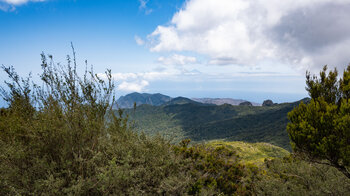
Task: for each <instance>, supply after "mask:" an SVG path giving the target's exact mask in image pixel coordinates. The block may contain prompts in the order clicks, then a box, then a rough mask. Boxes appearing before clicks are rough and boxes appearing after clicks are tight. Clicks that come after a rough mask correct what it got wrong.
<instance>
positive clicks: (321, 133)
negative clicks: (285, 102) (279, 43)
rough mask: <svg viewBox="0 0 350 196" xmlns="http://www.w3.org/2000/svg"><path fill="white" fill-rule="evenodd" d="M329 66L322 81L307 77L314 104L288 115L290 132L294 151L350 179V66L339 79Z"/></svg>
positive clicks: (308, 75) (321, 78)
mask: <svg viewBox="0 0 350 196" xmlns="http://www.w3.org/2000/svg"><path fill="white" fill-rule="evenodd" d="M326 72H327V66H325V67H324V68H323V70H322V71H321V72H320V76H319V77H320V78H318V77H317V76H315V75H314V76H312V77H311V76H310V73H309V72H307V74H306V84H307V88H306V90H307V91H308V92H309V95H310V97H311V102H310V103H309V104H308V105H305V104H304V103H301V104H300V105H299V106H298V107H296V108H295V109H294V110H293V111H292V112H290V113H289V114H288V117H289V119H290V121H291V122H290V123H289V124H288V126H287V130H288V133H289V136H290V139H291V142H292V146H293V149H294V151H295V152H298V153H300V154H302V155H303V156H305V157H306V158H308V159H309V160H311V161H314V162H319V163H323V164H329V165H331V166H333V167H335V168H337V169H338V170H339V171H341V172H343V174H344V175H346V176H347V177H348V178H350V171H349V166H350V103H349V101H350V100H349V98H350V96H349V95H350V65H349V66H348V67H347V69H346V70H345V71H344V73H343V78H340V79H338V72H337V70H336V69H335V70H334V71H330V72H329V73H328V74H327V73H326Z"/></svg>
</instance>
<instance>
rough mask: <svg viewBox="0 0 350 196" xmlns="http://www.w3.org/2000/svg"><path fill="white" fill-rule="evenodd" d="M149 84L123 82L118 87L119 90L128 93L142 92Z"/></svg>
mask: <svg viewBox="0 0 350 196" xmlns="http://www.w3.org/2000/svg"><path fill="white" fill-rule="evenodd" d="M148 85H149V82H148V81H146V80H141V81H134V82H126V81H124V82H122V83H121V84H120V85H118V90H121V91H127V92H142V91H143V90H144V88H145V87H146V86H148Z"/></svg>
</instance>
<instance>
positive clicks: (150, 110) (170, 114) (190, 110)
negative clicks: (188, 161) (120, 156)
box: [126, 99, 307, 150]
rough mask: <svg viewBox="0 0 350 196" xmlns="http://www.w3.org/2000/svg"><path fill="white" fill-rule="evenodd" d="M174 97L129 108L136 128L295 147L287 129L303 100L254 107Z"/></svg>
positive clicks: (200, 139)
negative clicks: (294, 110) (156, 104)
mask: <svg viewBox="0 0 350 196" xmlns="http://www.w3.org/2000/svg"><path fill="white" fill-rule="evenodd" d="M174 100H175V99H174ZM174 100H172V101H173V102H171V103H167V104H165V105H162V106H151V105H141V106H138V107H137V108H136V110H131V109H130V110H126V113H128V114H129V115H130V119H131V120H133V121H134V122H135V130H136V131H138V132H145V133H146V134H148V135H157V134H160V135H163V136H165V137H166V138H170V139H172V140H173V142H174V143H177V142H179V141H181V140H182V139H185V138H190V139H191V140H192V141H194V142H203V141H210V140H217V139H225V140H227V141H245V142H265V143H270V144H273V145H277V146H280V147H282V148H285V149H288V150H291V147H290V144H289V137H288V134H287V132H286V125H287V123H288V119H287V113H288V112H290V111H291V110H292V109H293V108H294V107H296V106H297V105H298V104H299V103H300V102H295V103H284V104H276V105H273V106H269V107H267V106H266V107H254V106H232V105H228V104H224V105H220V106H216V105H205V104H201V103H192V102H193V101H191V100H190V101H191V102H189V103H186V102H184V101H185V100H186V99H179V100H178V101H177V102H174ZM175 101H176V100H175ZM304 101H307V99H305V100H304ZM179 103H180V104H179Z"/></svg>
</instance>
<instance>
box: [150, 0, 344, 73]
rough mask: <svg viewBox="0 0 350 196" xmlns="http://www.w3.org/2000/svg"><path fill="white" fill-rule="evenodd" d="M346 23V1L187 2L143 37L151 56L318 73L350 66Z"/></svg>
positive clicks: (208, 0) (236, 0) (202, 0)
mask: <svg viewBox="0 0 350 196" xmlns="http://www.w3.org/2000/svg"><path fill="white" fill-rule="evenodd" d="M348 21H350V0H283V1H281V0H189V1H187V2H186V3H185V5H184V6H183V8H182V9H180V10H179V11H178V12H177V13H175V14H174V16H173V17H172V20H171V21H170V23H169V25H160V26H158V27H157V28H156V29H155V30H154V31H153V32H152V33H151V34H150V35H149V36H148V38H149V42H150V44H151V48H150V50H151V51H153V52H182V51H191V52H196V53H199V54H203V55H206V56H208V57H209V58H210V60H209V61H208V63H209V64H214V65H230V64H238V65H244V66H250V65H257V64H259V62H262V61H267V60H268V61H273V62H277V64H287V65H290V66H292V67H294V68H297V69H313V68H315V69H319V67H320V66H323V65H324V64H329V65H331V66H337V67H342V66H345V65H347V64H348V63H349V62H350V23H349V22H348Z"/></svg>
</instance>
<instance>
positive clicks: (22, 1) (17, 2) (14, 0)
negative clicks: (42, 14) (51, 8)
mask: <svg viewBox="0 0 350 196" xmlns="http://www.w3.org/2000/svg"><path fill="white" fill-rule="evenodd" d="M0 1H1V2H5V3H8V4H11V5H21V4H25V3H28V2H31V1H32V2H43V1H45V0H0Z"/></svg>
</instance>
